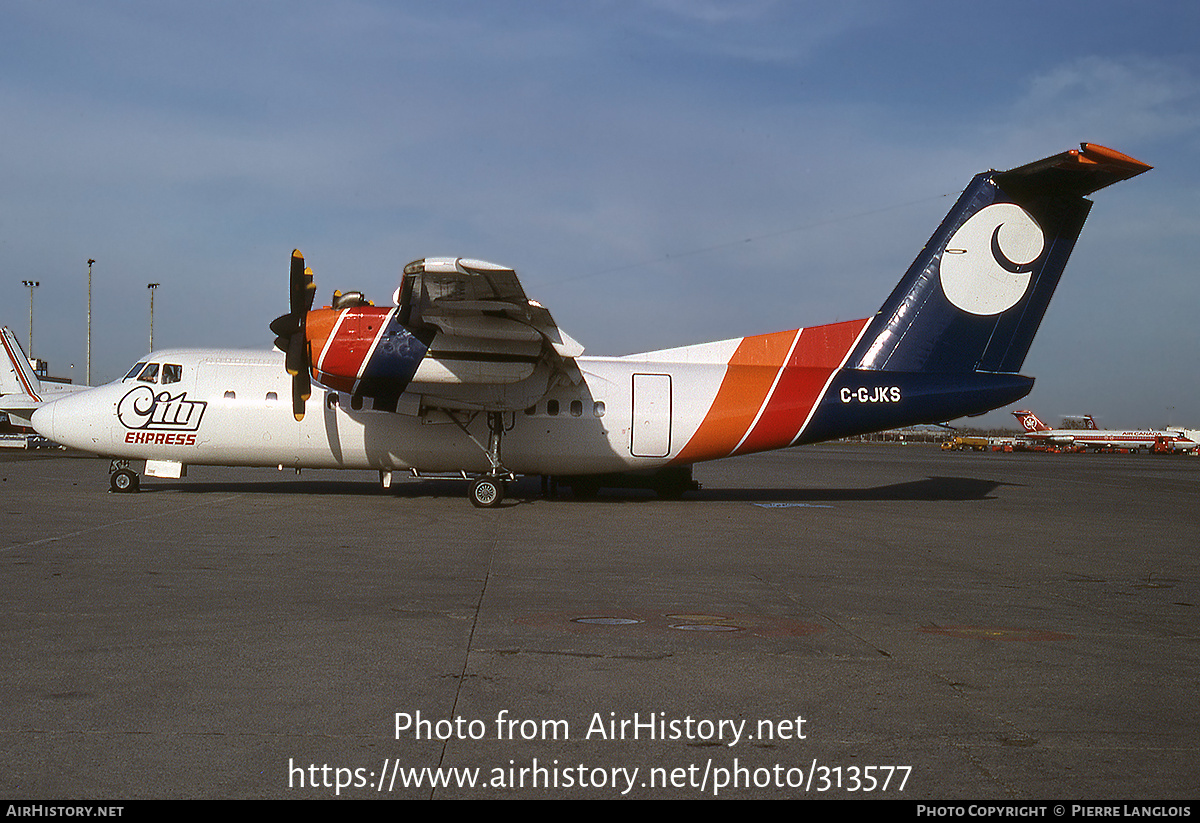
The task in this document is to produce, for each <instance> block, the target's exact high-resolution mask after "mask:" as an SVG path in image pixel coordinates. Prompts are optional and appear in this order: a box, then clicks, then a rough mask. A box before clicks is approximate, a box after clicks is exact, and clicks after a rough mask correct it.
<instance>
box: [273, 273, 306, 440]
mask: <svg viewBox="0 0 1200 823" xmlns="http://www.w3.org/2000/svg"><path fill="white" fill-rule="evenodd" d="M288 290H289V297H288V309H289V311H288V313H287V314H285V315H282V316H280V317H276V318H275V319H274V320H272V321H271V331H273V332H275V334H276V338H275V345H276V346H277V347H278V348H279V349H281V350H282V351H284V352H285V353H286V357H285V358H284V366H285V368H286V369H287V372H288V374H290V375H292V413H293V414H294V415H295V416H296V419H297V420H303V419H304V403H305V401H306V400H308V398H309V397H310V396H312V381H311V380H310V378H309V372H310V371H311V369H312V363H310V362H309V350H308V339H307V329H306V325H307V318H308V313H309V311H310V310H311V309H312V305H313V299H314V298H315V297H316V294H317V284H316V283H314V282H313V271H312V269H310V268H308V267H306V266H305V265H304V255H302V254H301V253H300V250H299V249H296V250H294V251H293V252H292V265H291V270H290V272H289V274H288Z"/></svg>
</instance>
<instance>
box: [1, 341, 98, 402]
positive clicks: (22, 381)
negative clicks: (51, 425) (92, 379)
mask: <svg viewBox="0 0 1200 823" xmlns="http://www.w3.org/2000/svg"><path fill="white" fill-rule="evenodd" d="M0 349H2V350H3V352H4V361H3V362H2V363H0V411H3V412H7V413H8V416H9V417H10V418H11V419H12V420H13V422H15V423H17V424H18V425H22V426H31V425H33V423H32V422H31V419H32V417H33V413H34V411H36V410H37V409H38V408H39V407H41V406H42V404H44V403H48V402H50V401H52V400H56V399H58V398H60V397H63V396H65V395H68V394H72V393H74V392H77V391H82V390H83V389H87V388H90V387H89V386H80V385H75V384H72V383H53V382H50V381H47V382H46V383H42V381H41V380H39V379H38V376H37V374H35V373H34V371H33V367H32V366H31V365H30V363H29V358H28V357H26V356H25V350H24V349H22V348H21V344H20V343H18V342H17V336H16V335H15V334H13V333H12V329H10V328H9V327H8V326H5V327H4V328H2V329H0Z"/></svg>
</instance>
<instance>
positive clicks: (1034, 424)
mask: <svg viewBox="0 0 1200 823" xmlns="http://www.w3.org/2000/svg"><path fill="white" fill-rule="evenodd" d="M1012 414H1013V417H1015V418H1017V421H1018V422H1019V423H1020V424H1021V428H1023V429H1025V431H1027V432H1044V431H1050V427H1049V426H1047V425H1046V424H1045V423H1043V422H1042V421H1041V420H1039V419H1038V416H1037V415H1036V414H1034V413H1033V412H1031V411H1027V410H1021V411H1015V412H1013V413H1012Z"/></svg>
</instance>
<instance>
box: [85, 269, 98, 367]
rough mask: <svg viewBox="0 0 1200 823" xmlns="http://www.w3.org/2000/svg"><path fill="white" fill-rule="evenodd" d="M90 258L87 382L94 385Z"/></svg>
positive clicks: (89, 271)
mask: <svg viewBox="0 0 1200 823" xmlns="http://www.w3.org/2000/svg"><path fill="white" fill-rule="evenodd" d="M95 262H96V261H95V260H88V329H87V331H88V333H87V384H88V385H89V386H90V385H92V264H93V263H95Z"/></svg>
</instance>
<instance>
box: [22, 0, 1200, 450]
mask: <svg viewBox="0 0 1200 823" xmlns="http://www.w3.org/2000/svg"><path fill="white" fill-rule="evenodd" d="M1197 44H1200V6H1197V5H1195V4H1191V3H1185V2H1175V3H1154V2H1146V3H1136V4H1134V3H1118V2H1090V3H1086V4H1085V3H1068V2H1062V3H1044V2H1042V3H1025V2H1008V3H1004V4H1001V5H999V6H996V5H994V4H972V3H952V2H913V3H898V2H870V1H868V0H864V1H863V2H842V3H837V4H833V3H802V2H769V1H768V0H759V1H758V2H755V1H754V0H746V1H744V2H722V1H721V0H686V2H685V1H684V0H642V1H641V2H633V0H629V1H628V2H617V1H616V0H613V2H591V3H582V2H581V3H568V2H557V3H555V2H520V3H506V2H445V0H442V2H436V3H434V2H429V3H425V2H408V3H387V2H346V1H345V0H342V2H337V3H316V2H230V3H224V2H205V3H191V2H189V3H183V2H180V3H172V2H132V1H131V2H96V1H95V0H93V1H92V2H53V3H46V2H20V1H19V0H5V2H3V3H0V115H2V116H0V149H2V152H3V155H2V159H0V170H2V171H0V322H3V323H5V324H7V325H9V326H11V327H12V328H13V329H14V330H16V332H17V334H18V336H19V337H20V339H21V341H22V343H24V342H26V337H27V333H28V332H27V326H28V311H29V292H28V290H27V289H25V288H24V287H22V285H21V281H22V280H25V279H35V280H40V281H41V284H42V285H41V287H40V288H39V289H38V290H37V291H36V294H35V315H34V323H35V328H34V354H35V355H37V356H39V357H44V358H46V359H48V360H49V361H50V363H51V369H52V372H53V373H55V374H60V375H73V376H74V377H75V378H76V379H77V380H81V379H82V377H83V371H84V363H85V360H84V357H85V355H84V352H85V339H86V333H85V324H86V277H87V263H86V261H87V260H88V259H89V258H94V259H95V260H96V264H95V267H94V274H95V283H94V321H93V323H94V325H93V361H92V364H93V365H92V370H93V382H102V381H104V380H109V379H113V378H116V377H119V376H121V375H122V374H123V373H124V371H125V370H126V369H127V368H128V366H129V365H130V364H132V363H133V362H134V361H135V360H136V359H137V358H138V357H140V356H141V355H142V354H143V353H144V352H145V350H146V348H147V344H148V339H147V338H148V325H149V295H148V290H147V289H146V284H147V283H149V282H158V283H161V284H162V285H161V286H160V287H159V289H158V291H157V296H156V299H155V343H156V347H160V348H161V347H167V346H207V345H222V346H231V347H262V348H266V347H268V346H270V341H271V337H272V335H271V334H270V332H269V331H268V329H267V324H268V323H269V322H270V320H271V319H272V318H274V317H275V316H276V315H278V314H280V313H282V312H283V311H284V310H285V308H286V302H287V296H286V275H287V266H288V258H289V256H290V254H291V250H292V249H293V248H300V249H301V250H302V251H303V252H304V254H305V255H306V257H307V259H308V261H309V263H310V264H311V265H312V266H313V268H314V269H315V271H316V277H317V283H318V288H319V292H318V294H319V295H320V296H321V300H322V302H325V299H326V296H327V295H328V294H329V293H330V292H332V290H333V289H334V288H341V289H343V290H349V289H359V290H362V291H364V292H366V293H367V294H368V296H369V297H372V298H374V299H376V300H377V302H382V301H386V300H387V299H389V297H390V294H391V292H392V290H393V289H394V288H395V286H396V284H397V282H398V280H399V274H400V269H401V268H402V267H403V265H404V264H405V263H406V262H408V261H409V260H412V259H415V258H418V257H425V256H439V255H461V256H468V257H477V258H483V259H487V260H493V261H495V262H499V263H504V264H507V265H511V266H513V267H514V268H516V269H517V271H518V272H519V273H520V275H521V277H522V280H523V282H524V283H525V286H526V290H527V291H528V292H529V294H530V295H531V296H532V297H535V298H537V299H538V300H540V301H541V302H542V303H544V304H545V305H546V306H547V307H548V308H550V310H551V311H552V312H553V314H554V316H555V319H556V320H557V321H558V322H559V324H560V325H561V326H562V327H563V328H564V329H565V330H567V331H568V332H569V333H570V334H571V335H572V336H574V337H575V338H576V339H578V340H579V341H580V342H581V343H583V344H584V345H585V346H586V347H587V349H588V352H589V353H592V354H625V353H629V352H633V351H641V350H647V349H653V348H661V347H666V346H673V345H683V344H687V343H696V342H703V341H706V340H716V339H723V338H728V337H737V336H741V335H744V334H751V333H758V332H767V331H777V330H781V329H786V328H795V327H796V326H800V325H814V324H819V323H826V322H833V321H835V320H847V319H853V318H856V317H867V316H869V315H871V314H873V313H874V312H875V311H876V310H877V309H878V307H879V305H880V304H881V303H882V301H883V299H884V298H885V297H886V296H887V294H888V293H889V292H890V290H891V289H892V287H893V286H894V285H895V283H896V281H897V280H898V279H899V277H900V275H901V274H902V273H903V272H904V270H905V269H906V268H907V266H908V264H909V263H910V262H911V261H912V258H913V257H914V256H915V255H916V253H917V251H918V250H919V249H920V247H921V246H922V244H923V243H924V241H925V240H926V239H927V238H928V236H929V234H930V233H931V232H932V230H933V229H934V228H935V227H936V225H937V223H938V222H939V221H940V219H941V217H942V215H943V214H944V213H945V211H946V210H947V209H948V208H949V206H950V205H951V203H952V202H953V199H954V196H955V195H956V194H957V193H958V192H959V191H960V190H961V189H962V188H963V187H964V186H965V185H966V183H967V182H968V181H969V179H970V177H971V176H972V175H973V174H974V173H976V172H978V171H982V170H985V169H987V168H1010V167H1013V166H1017V165H1020V164H1023V163H1026V162H1029V161H1032V160H1035V159H1039V158H1041V157H1044V156H1047V155H1049V154H1054V153H1057V152H1060V151H1063V150H1065V149H1068V148H1073V147H1075V146H1077V144H1078V143H1079V142H1080V141H1088V142H1096V143H1100V144H1102V145H1107V146H1110V147H1112V148H1115V149H1117V150H1119V151H1123V152H1125V153H1127V154H1130V155H1132V156H1134V157H1136V158H1138V159H1141V160H1144V161H1145V162H1147V163H1150V164H1152V165H1154V166H1155V170H1154V171H1152V172H1150V173H1148V174H1146V175H1143V176H1141V177H1139V178H1136V179H1134V180H1132V181H1128V182H1125V183H1121V184H1118V185H1117V186H1114V187H1112V188H1110V189H1106V190H1103V191H1100V192H1098V193H1097V194H1096V195H1095V196H1094V198H1093V199H1094V200H1095V202H1096V206H1095V208H1094V209H1093V211H1092V215H1091V217H1090V218H1089V221H1088V225H1087V227H1086V228H1085V229H1084V233H1083V236H1082V238H1081V240H1080V242H1079V245H1078V246H1077V248H1076V252H1075V255H1074V256H1073V258H1072V260H1071V263H1070V264H1069V265H1068V268H1067V272H1066V275H1065V276H1064V278H1063V281H1062V284H1061V285H1060V287H1059V290H1058V293H1057V295H1056V297H1055V300H1054V302H1053V303H1052V304H1051V306H1050V310H1049V312H1048V313H1047V316H1046V319H1045V322H1044V323H1043V326H1042V329H1041V331H1040V333H1039V335H1038V338H1037V340H1035V342H1034V345H1033V349H1032V351H1031V353H1030V356H1029V358H1028V359H1027V361H1026V364H1025V368H1024V371H1025V373H1026V374H1030V375H1033V376H1035V377H1037V378H1038V383H1037V386H1036V387H1035V389H1034V392H1033V394H1032V395H1031V397H1030V398H1028V399H1027V401H1026V404H1027V405H1029V406H1031V407H1033V408H1035V409H1036V410H1038V412H1039V413H1040V414H1041V415H1042V416H1043V418H1046V419H1050V418H1057V416H1058V415H1061V414H1064V413H1067V414H1071V413H1085V412H1087V413H1093V414H1096V415H1097V416H1098V417H1099V418H1100V422H1101V424H1102V425H1111V426H1114V427H1125V426H1151V425H1153V426H1160V425H1163V424H1165V423H1167V422H1168V419H1167V418H1168V416H1169V417H1170V418H1171V420H1170V422H1172V423H1176V424H1183V425H1189V426H1194V427H1200V365H1198V355H1200V277H1197V274H1198V272H1197V268H1198V264H1197V261H1198V260H1200V163H1198V162H1197V156H1198V155H1200V152H1198V149H1200V46H1198V45H1197ZM71 364H74V368H71ZM984 420H985V422H995V423H1000V424H1007V423H1010V422H1013V421H1011V418H1009V417H1008V416H1007V415H1006V414H1003V413H994V414H992V415H989V416H988V417H987V418H985V419H984Z"/></svg>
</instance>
